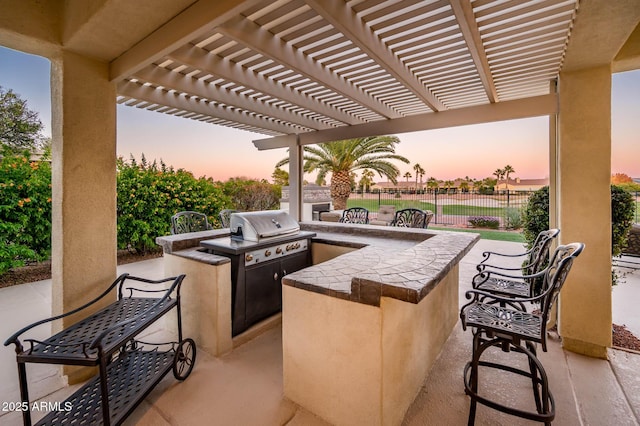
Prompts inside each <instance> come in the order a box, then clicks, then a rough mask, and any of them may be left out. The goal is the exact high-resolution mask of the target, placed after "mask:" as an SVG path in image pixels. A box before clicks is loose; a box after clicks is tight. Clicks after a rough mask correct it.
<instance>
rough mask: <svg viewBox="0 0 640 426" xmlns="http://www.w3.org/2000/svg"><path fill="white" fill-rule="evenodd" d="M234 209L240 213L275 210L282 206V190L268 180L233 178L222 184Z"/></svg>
mask: <svg viewBox="0 0 640 426" xmlns="http://www.w3.org/2000/svg"><path fill="white" fill-rule="evenodd" d="M222 190H223V192H224V194H225V195H226V196H227V197H228V198H229V199H230V200H231V205H233V208H234V209H236V210H240V211H257V210H273V209H277V208H278V207H279V206H280V197H281V195H282V188H281V187H280V185H272V184H270V183H269V182H267V181H266V180H259V181H258V180H255V179H246V178H231V179H229V180H227V181H226V182H224V183H222Z"/></svg>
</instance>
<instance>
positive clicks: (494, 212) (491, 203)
mask: <svg viewBox="0 0 640 426" xmlns="http://www.w3.org/2000/svg"><path fill="white" fill-rule="evenodd" d="M532 193H533V192H532V191H510V192H507V191H502V192H500V193H498V192H495V193H493V194H482V193H478V192H474V191H469V192H452V191H450V192H445V191H439V192H428V191H396V192H382V191H380V192H360V191H358V192H353V193H351V196H350V197H349V202H348V207H356V206H357V207H365V208H366V209H368V210H369V211H370V212H372V216H373V217H375V215H376V212H377V211H378V208H379V207H380V206H381V205H393V206H395V208H396V210H399V209H403V208H408V207H414V208H419V209H422V210H431V211H432V212H433V213H434V217H433V220H432V221H431V223H432V224H439V225H468V224H469V221H470V220H471V221H474V220H484V221H489V222H492V221H493V222H494V223H495V222H497V223H498V226H499V227H501V228H509V227H516V228H517V227H519V225H520V221H521V212H522V209H523V208H524V207H525V206H526V204H527V201H528V200H529V196H530V195H531V194H532Z"/></svg>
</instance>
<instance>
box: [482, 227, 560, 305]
mask: <svg viewBox="0 0 640 426" xmlns="http://www.w3.org/2000/svg"><path fill="white" fill-rule="evenodd" d="M559 233H560V230H559V229H549V230H546V231H542V232H540V233H539V234H538V236H537V237H536V239H535V241H534V242H533V245H532V246H531V249H529V250H528V251H526V252H524V253H519V254H511V255H510V254H502V253H496V252H491V251H485V252H484V253H482V257H483V259H482V261H481V262H480V263H479V264H478V265H477V266H476V269H477V270H478V272H480V274H478V275H476V276H475V277H474V280H473V282H472V285H473V288H474V289H476V290H483V291H486V292H489V293H492V294H497V295H499V296H507V297H533V296H535V295H536V294H538V293H539V292H540V285H539V283H541V281H542V279H541V278H540V277H537V276H536V274H538V273H539V272H540V271H542V270H543V269H544V268H545V266H546V265H547V261H548V260H549V250H550V248H551V243H552V242H553V240H554V239H555V238H556V237H557V236H558V234H559ZM500 257H502V258H518V257H521V258H523V259H524V261H523V264H522V265H521V266H519V267H518V268H509V267H504V266H499V265H496V264H495V263H496V261H497V262H498V263H499V261H500ZM490 262H494V263H490ZM483 271H491V272H492V273H491V276H487V275H486V274H482V272H483ZM531 277H533V278H531Z"/></svg>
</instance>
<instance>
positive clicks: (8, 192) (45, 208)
mask: <svg viewBox="0 0 640 426" xmlns="http://www.w3.org/2000/svg"><path fill="white" fill-rule="evenodd" d="M5 154H6V155H5V156H4V157H2V158H1V159H0V274H2V273H4V272H6V271H7V270H9V269H11V268H16V267H19V266H22V265H24V264H25V262H27V261H32V260H44V259H47V258H48V257H49V256H50V254H51V166H50V164H49V162H48V161H46V160H47V157H44V160H45V161H39V162H32V161H30V160H29V155H30V154H29V152H28V151H25V152H24V153H21V154H18V155H9V154H8V153H5Z"/></svg>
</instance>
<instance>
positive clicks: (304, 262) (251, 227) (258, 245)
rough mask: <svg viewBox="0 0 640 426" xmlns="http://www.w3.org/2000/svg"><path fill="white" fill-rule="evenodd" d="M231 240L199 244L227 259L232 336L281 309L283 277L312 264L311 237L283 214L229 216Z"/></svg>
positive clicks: (258, 213)
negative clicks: (230, 288)
mask: <svg viewBox="0 0 640 426" xmlns="http://www.w3.org/2000/svg"><path fill="white" fill-rule="evenodd" d="M229 227H230V233H231V235H230V237H226V238H216V239H213V240H206V241H202V242H201V243H200V244H201V245H202V246H203V247H205V248H206V249H207V250H208V251H210V252H212V253H213V254H217V255H222V256H226V257H229V258H230V259H231V284H232V291H231V299H232V302H231V303H232V306H231V311H232V312H231V315H232V317H231V326H232V334H233V335H234V336H236V335H237V334H240V333H242V332H243V331H245V330H247V329H248V328H249V327H251V326H252V325H254V324H256V323H257V322H259V321H261V320H263V319H265V318H267V317H269V316H271V315H273V314H275V313H277V312H280V310H281V309H282V281H281V280H282V277H283V276H284V275H286V274H288V273H291V272H295V271H298V270H300V269H303V268H306V267H307V266H310V265H311V238H312V237H313V236H315V233H311V232H306V231H300V226H299V224H298V222H296V221H295V220H294V219H293V217H291V216H290V215H289V214H288V213H287V212H285V211H282V210H267V211H259V212H246V213H233V214H232V215H231V218H230V221H229Z"/></svg>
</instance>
